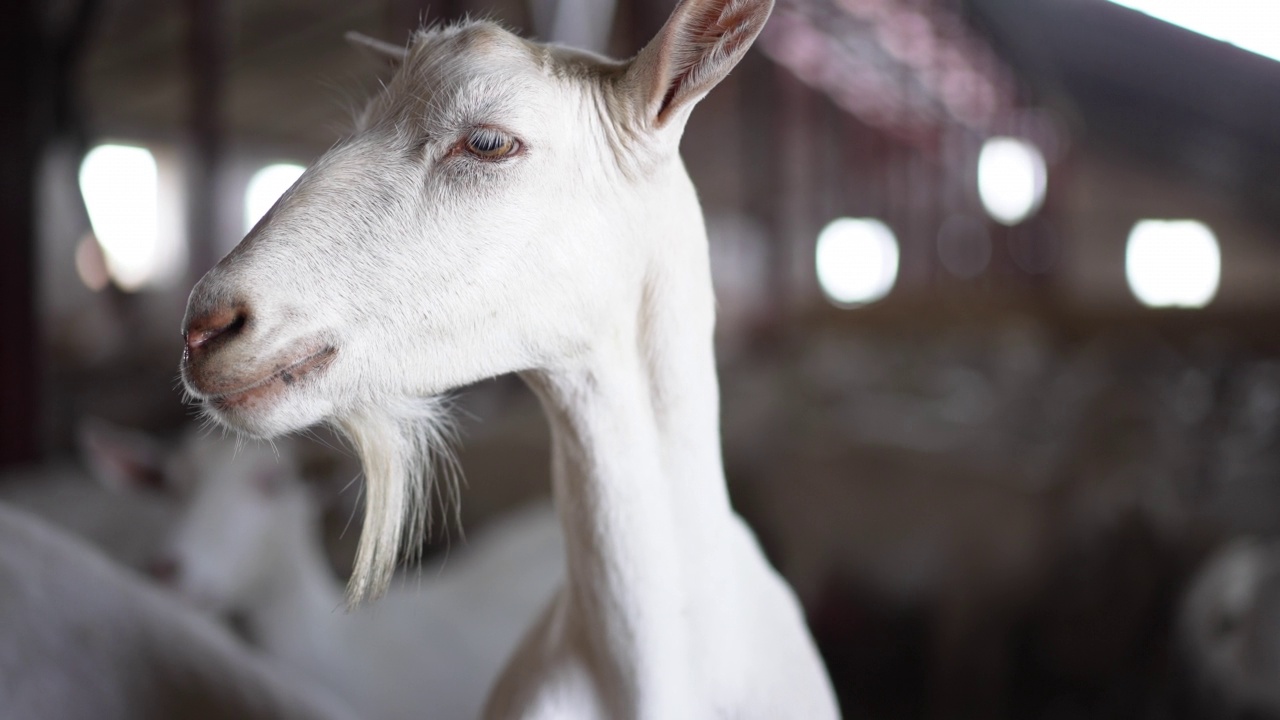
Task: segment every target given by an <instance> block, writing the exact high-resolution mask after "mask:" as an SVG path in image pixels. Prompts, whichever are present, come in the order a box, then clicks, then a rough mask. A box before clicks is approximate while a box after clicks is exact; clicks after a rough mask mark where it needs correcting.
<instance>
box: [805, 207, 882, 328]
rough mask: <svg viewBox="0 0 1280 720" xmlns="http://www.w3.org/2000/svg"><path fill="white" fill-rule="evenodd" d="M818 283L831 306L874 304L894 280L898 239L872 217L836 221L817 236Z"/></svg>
mask: <svg viewBox="0 0 1280 720" xmlns="http://www.w3.org/2000/svg"><path fill="white" fill-rule="evenodd" d="M815 262H816V264H817V270H818V284H819V285H821V286H822V292H824V293H825V294H826V296H827V298H829V299H830V300H831V301H832V302H833V303H835V304H836V305H839V306H841V307H854V306H857V305H865V304H867V303H870V302H875V301H876V300H879V299H880V298H882V297H884V296H885V295H887V294H888V293H889V290H891V289H892V288H893V283H894V281H896V280H897V279H898V239H897V238H896V237H894V235H893V231H892V230H890V229H889V226H887V225H885V224H884V223H882V222H880V221H879V220H875V219H873V218H838V219H836V220H832V221H831V223H830V224H828V225H827V226H826V227H825V228H823V229H822V232H821V233H819V234H818V246H817V250H816V252H815Z"/></svg>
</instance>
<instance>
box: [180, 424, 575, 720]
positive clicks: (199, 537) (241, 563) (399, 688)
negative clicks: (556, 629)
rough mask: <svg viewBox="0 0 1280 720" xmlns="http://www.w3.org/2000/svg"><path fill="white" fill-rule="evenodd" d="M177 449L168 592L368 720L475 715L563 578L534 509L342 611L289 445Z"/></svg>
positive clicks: (551, 540)
mask: <svg viewBox="0 0 1280 720" xmlns="http://www.w3.org/2000/svg"><path fill="white" fill-rule="evenodd" d="M277 452H278V453H279V455H277ZM179 454H180V455H186V456H188V457H196V458H199V459H200V467H198V468H197V471H196V474H195V482H194V483H193V484H192V487H190V488H189V489H188V491H187V492H186V493H185V498H184V502H183V508H182V514H181V518H180V520H179V521H178V523H177V526H176V532H175V533H174V535H173V537H172V538H171V539H170V540H169V542H168V543H166V544H165V548H164V549H163V551H162V552H161V558H162V560H163V563H164V564H165V565H166V566H169V567H172V568H173V574H172V577H171V578H170V582H171V583H172V585H173V587H174V589H176V590H178V591H179V592H180V593H182V594H183V595H185V596H186V597H188V598H189V599H190V600H192V601H193V602H196V603H197V604H199V605H202V606H204V607H205V608H206V609H208V610H212V611H215V612H219V613H228V614H230V615H232V616H234V617H236V618H238V619H240V620H241V621H242V623H243V626H244V628H245V630H246V631H247V632H248V635H249V637H250V639H251V640H252V641H254V642H255V643H256V644H258V645H259V646H261V648H262V649H263V650H264V651H265V652H266V653H267V654H268V655H270V656H272V657H275V658H279V659H281V660H285V661H287V662H288V663H289V665H290V666H291V667H294V668H297V669H299V670H301V671H302V672H304V673H305V674H306V675H308V676H310V677H311V678H313V679H315V680H317V681H320V682H321V683H322V684H323V685H324V686H325V687H327V688H330V689H332V690H333V691H334V692H336V693H337V694H338V695H339V696H341V697H342V698H343V699H344V700H346V701H347V702H349V703H350V704H351V705H352V706H353V707H355V708H356V709H357V710H358V711H359V712H360V714H361V716H362V717H365V718H370V719H371V720H372V719H380V720H390V719H393V718H394V719H397V720H401V719H402V720H408V719H410V718H421V717H430V718H433V719H434V718H440V719H442V720H450V719H456V720H472V719H473V718H476V717H477V716H478V715H479V713H480V711H481V709H482V708H483V706H484V701H485V698H486V696H487V694H488V691H489V688H490V686H491V685H492V684H493V681H494V679H495V678H496V677H497V675H498V672H499V671H500V670H501V669H502V667H503V665H504V664H505V663H506V661H507V659H508V658H509V657H510V656H511V653H512V652H513V651H514V649H515V646H516V643H517V642H518V641H519V640H520V637H521V635H522V633H523V631H524V629H525V628H527V627H528V625H529V623H530V622H531V621H532V620H533V619H534V617H535V615H536V614H537V612H538V610H539V608H540V607H541V606H542V605H544V604H545V603H546V602H547V599H548V598H550V597H551V595H552V592H553V591H554V589H555V588H556V587H557V586H558V585H559V583H560V581H561V579H562V578H563V576H564V559H563V551H562V549H561V548H562V542H561V539H560V532H559V526H558V524H557V523H556V520H555V517H554V515H553V514H552V513H551V512H550V510H549V509H548V508H542V507H539V508H535V509H532V510H531V511H528V512H524V513H521V514H518V515H515V516H513V517H511V518H506V519H504V520H503V521H502V522H501V523H500V524H499V525H498V526H496V527H491V528H490V527H486V528H485V529H483V530H482V531H481V532H479V533H477V534H476V535H475V536H474V537H473V538H471V540H470V542H468V543H466V545H465V546H460V547H457V548H455V549H452V550H451V551H450V552H449V553H448V554H447V556H446V557H445V558H444V559H443V560H441V561H438V562H437V563H435V564H433V565H431V566H429V567H426V568H423V569H422V570H421V575H420V577H419V579H418V580H417V581H416V582H415V581H414V580H413V579H412V578H408V579H406V580H404V582H403V583H402V584H397V585H395V586H393V587H392V588H391V590H390V592H389V593H388V594H387V595H386V596H385V597H383V598H382V600H381V601H380V602H379V603H378V604H377V605H376V606H374V607H366V608H360V609H356V610H353V611H351V612H344V611H343V609H342V607H343V597H342V586H341V584H340V583H339V582H338V579H337V578H336V577H335V576H334V573H333V570H332V568H331V567H330V565H329V562H328V559H327V558H326V557H325V555H324V551H323V547H322V544H321V542H320V530H321V528H320V507H319V505H318V504H317V501H316V498H315V497H313V491H312V490H311V489H310V488H308V487H306V486H304V485H303V484H302V482H301V481H300V479H299V478H298V475H297V469H296V468H295V467H294V463H293V457H292V453H291V446H290V444H288V443H282V444H280V445H279V446H278V448H271V447H267V446H265V445H261V444H252V443H246V444H243V445H242V446H241V447H239V448H236V447H235V444H234V443H232V442H231V441H229V440H221V439H217V438H212V437H199V438H189V439H188V440H187V442H186V443H185V444H184V447H183V448H182V449H181V451H180V452H179Z"/></svg>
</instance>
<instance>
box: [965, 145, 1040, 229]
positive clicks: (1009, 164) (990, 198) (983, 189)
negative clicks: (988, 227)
mask: <svg viewBox="0 0 1280 720" xmlns="http://www.w3.org/2000/svg"><path fill="white" fill-rule="evenodd" d="M1047 185H1048V171H1047V170H1046V169H1045V164H1044V155H1042V154H1040V151H1039V150H1038V149H1037V148H1036V146H1035V145H1032V144H1031V143H1029V142H1027V141H1026V140H1020V139H1018V138H1012V137H993V138H991V139H990V140H987V142H986V143H984V144H983V146H982V152H981V153H980V154H979V155H978V196H979V197H980V198H981V199H982V206H983V207H985V208H986V209H987V213H988V214H989V215H991V217H992V219H994V220H995V221H996V222H999V223H1001V224H1004V225H1017V224H1018V223H1020V222H1022V221H1023V220H1026V219H1027V218H1029V217H1031V216H1032V215H1033V214H1034V213H1035V211H1036V210H1039V209H1040V205H1041V204H1043V203H1044V193H1045V188H1046V187H1047Z"/></svg>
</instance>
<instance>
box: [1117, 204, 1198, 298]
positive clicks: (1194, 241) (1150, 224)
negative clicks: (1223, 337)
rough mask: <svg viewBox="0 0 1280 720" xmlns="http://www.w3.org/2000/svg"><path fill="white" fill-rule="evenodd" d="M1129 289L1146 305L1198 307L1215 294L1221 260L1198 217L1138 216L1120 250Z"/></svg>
mask: <svg viewBox="0 0 1280 720" xmlns="http://www.w3.org/2000/svg"><path fill="white" fill-rule="evenodd" d="M1124 265H1125V276H1126V277H1127V278H1128V280H1129V288H1130V289H1132V290H1133V294H1134V296H1135V297H1137V298H1138V301H1139V302H1141V303H1142V304H1143V305H1148V306H1150V307H1184V308H1200V307H1204V306H1205V305H1208V304H1209V301H1211V300H1213V296H1214V295H1216V294H1217V293H1218V281H1219V276H1220V275H1221V270H1222V258H1221V255H1220V253H1219V250H1218V239H1217V238H1216V237H1214V235H1213V231H1212V230H1210V229H1209V228H1208V226H1206V225H1205V224H1204V223H1202V222H1199V221H1197V220H1142V221H1139V222H1138V223H1137V224H1136V225H1134V226H1133V231H1132V232H1130V233H1129V244H1128V247H1127V248H1126V250H1125V261H1124Z"/></svg>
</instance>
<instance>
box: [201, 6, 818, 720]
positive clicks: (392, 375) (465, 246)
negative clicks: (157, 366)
mask: <svg viewBox="0 0 1280 720" xmlns="http://www.w3.org/2000/svg"><path fill="white" fill-rule="evenodd" d="M770 9H771V2H770V1H769V0H736V1H733V2H725V1H724V0H685V2H683V3H681V5H679V6H678V7H677V8H676V10H675V12H674V14H673V15H672V18H671V20H670V21H669V22H668V24H667V26H666V27H665V28H664V29H663V31H662V32H661V33H660V34H659V36H658V37H657V38H655V39H654V40H653V42H651V43H650V44H649V46H648V47H646V48H645V49H644V51H642V52H641V53H640V55H639V56H637V58H636V59H634V60H633V61H630V62H626V63H619V62H613V61H608V60H604V59H601V58H598V57H595V56H591V55H588V54H585V53H581V52H578V51H571V50H566V49H563V48H557V47H548V46H543V45H538V44H535V43H531V42H526V41H523V40H520V39H518V38H516V37H514V36H512V35H510V34H509V33H506V32H505V31H502V30H500V29H498V28H496V27H494V26H492V25H488V24H484V23H474V24H465V25H462V26H458V27H452V28H446V29H443V30H434V31H430V32H427V33H423V34H421V35H419V36H418V37H417V38H416V39H415V41H414V42H413V44H412V45H411V47H410V48H409V49H408V51H407V53H406V55H405V57H404V60H403V64H402V65H401V67H400V69H399V71H398V72H397V74H396V75H395V76H394V77H393V78H392V80H391V81H390V82H389V83H388V84H387V86H386V90H385V92H383V93H382V94H380V95H379V96H377V97H376V98H375V99H374V100H373V101H372V103H371V104H370V106H369V108H368V109H367V110H366V112H365V114H364V116H363V118H362V120H361V123H360V125H359V127H358V128H357V131H356V133H355V135H354V136H353V137H352V138H351V139H349V140H348V141H346V142H344V143H342V144H340V145H339V146H338V147H336V148H334V149H333V150H332V151H330V152H329V153H327V154H326V155H325V156H324V157H322V158H321V159H320V160H319V161H318V162H317V163H316V164H315V165H314V166H313V167H312V168H310V169H309V170H308V171H307V173H306V174H304V175H303V177H302V178H301V179H300V180H299V181H298V183H297V185H295V187H294V188H293V189H292V190H291V191H290V192H289V193H288V194H287V195H286V196H285V197H284V198H282V200H281V201H280V202H279V203H278V204H277V206H276V207H275V208H274V209H273V210H272V212H271V213H269V214H268V216H267V218H265V219H264V221H263V222H262V223H261V224H260V225H259V226H258V227H257V228H255V229H254V231H253V232H252V233H251V234H250V235H249V237H247V238H246V239H245V241H244V242H242V243H241V245H240V246H239V247H238V248H237V249H236V250H234V251H233V252H232V253H231V254H230V255H228V256H227V258H225V259H224V260H223V261H222V262H221V263H219V265H218V266H217V267H216V268H214V269H213V270H212V271H210V273H209V274H208V275H207V276H206V277H205V278H204V279H203V280H202V281H201V282H200V283H199V284H198V285H197V287H196V288H195V289H194V290H193V291H192V296H191V299H190V301H189V304H188V308H187V325H188V327H189V328H192V329H193V330H192V334H191V335H189V337H191V338H195V340H194V342H193V344H194V345H195V347H194V349H193V350H192V351H191V352H190V353H189V357H188V358H187V360H186V362H184V366H183V376H184V380H185V382H186V385H187V388H188V389H189V390H190V391H191V393H192V394H193V395H194V396H195V397H196V398H197V399H199V400H201V401H202V402H203V403H204V404H205V406H206V408H207V409H208V410H209V411H210V412H211V413H213V414H214V415H215V416H216V417H218V418H219V419H220V420H221V421H223V422H225V423H227V424H229V425H231V426H233V427H236V428H239V429H241V430H243V431H247V432H251V433H257V434H266V435H273V434H279V433H283V432H288V431H292V430H295V429H298V428H301V427H305V426H307V425H309V424H312V423H316V422H322V421H329V422H334V423H336V424H338V425H339V426H341V427H343V428H344V429H346V430H347V432H348V433H350V434H353V435H357V436H359V435H365V436H367V439H363V440H359V441H358V444H359V445H361V446H362V447H363V448H365V449H366V451H369V450H372V451H374V452H382V451H383V449H384V448H386V447H388V446H392V447H394V446H395V445H396V444H402V441H399V440H395V438H396V437H397V435H400V436H402V433H399V432H398V431H397V430H396V429H395V427H394V424H392V423H388V422H386V421H385V418H386V410H385V408H388V407H397V406H398V405H399V404H400V403H402V402H404V398H416V397H428V396H431V395H435V394H439V393H442V392H446V391H448V390H450V389H452V388H456V387H458V386H461V385H464V384H467V383H470V382H473V381H475V380H479V379H481V378H486V377H491V376H494V375H498V374H501V373H506V372H513V371H515V372H520V373H521V375H522V377H523V378H524V379H525V380H526V381H527V382H528V383H529V384H530V385H531V386H532V387H533V388H534V389H535V391H536V392H537V393H538V395H539V397H540V399H541V401H542V404H543V406H544V408H545V410H546V414H547V417H548V419H549V420H550V423H551V426H552V435H553V463H554V464H553V478H554V479H553V483H554V488H553V489H554V494H555V500H556V505H557V509H558V512H559V516H560V520H561V524H562V526H563V529H564V535H565V541H566V558H567V562H568V579H567V582H566V584H565V585H564V587H563V588H562V589H561V591H560V593H559V594H558V595H557V596H556V598H555V600H554V602H553V603H552V604H551V606H550V607H549V608H548V609H547V610H546V612H545V613H544V614H543V616H542V619H541V620H540V621H539V622H538V623H537V624H536V625H535V627H534V628H533V630H532V632H531V634H530V635H529V636H528V638H527V639H526V641H525V643H524V644H523V645H522V648H521V650H520V651H519V652H518V653H517V655H516V657H515V659H514V661H513V662H512V664H511V665H510V666H509V667H508V668H507V670H506V672H505V673H504V675H503V677H502V679H501V680H500V681H499V683H498V685H497V688H496V689H495V692H494V695H493V696H492V698H491V701H490V704H489V707H488V710H487V715H488V716H489V717H493V718H507V717H523V718H535V717H537V718H542V717H575V718H576V717H608V718H617V719H625V718H704V717H736V718H805V719H817V718H829V717H834V716H836V715H837V713H838V711H837V708H836V704H835V700H834V697H833V693H832V691H831V688H830V683H829V681H828V679H827V676H826V673H825V670H824V668H823V666H822V663H821V661H820V659H819V657H818V654H817V652H816V650H815V648H814V646H813V642H812V640H811V638H810V637H809V634H808V632H807V629H806V628H805V625H804V618H803V616H802V613H801V610H800V607H799V604H798V603H797V602H796V600H795V597H794V595H793V594H792V593H791V591H790V589H789V588H788V587H787V586H786V585H785V583H784V582H783V581H782V580H781V579H780V578H779V576H778V575H777V574H776V573H775V572H774V570H773V569H772V568H771V567H770V566H769V565H768V563H767V562H766V561H765V559H764V556H763V554H762V553H761V552H760V550H759V548H758V546H757V544H756V541H755V538H754V537H753V536H752V534H751V532H750V531H749V530H748V529H747V528H746V526H745V525H744V524H743V523H742V522H741V520H740V519H739V518H738V517H737V515H735V514H734V512H733V511H732V509H731V507H730V505H729V501H728V496H727V491H726V488H725V481H724V474H723V470H722V467H721V457H720V434H719V397H718V389H717V382H716V371H715V360H714V357H713V352H712V344H711V335H712V328H713V324H714V299H713V297H712V292H711V281H710V272H709V268H708V259H707V241H706V231H705V229H704V226H703V221H702V214H701V210H700V207H699V205H698V201H697V197H696V194H695V192H694V189H693V186H692V184H691V182H690V181H689V177H688V175H687V173H686V172H685V170H684V167H683V165H682V163H681V162H680V159H679V155H678V144H679V139H680V134H681V132H682V129H683V126H684V122H685V120H686V119H687V117H688V113H689V111H690V110H691V108H692V106H693V104H694V103H696V102H697V100H699V99H700V98H701V97H702V96H703V95H705V94H706V92H708V91H709V90H710V89H711V87H712V86H713V85H714V84H715V83H716V82H718V81H719V80H720V79H721V78H722V77H724V75H725V74H727V73H728V72H729V70H730V69H731V68H732V66H733V65H734V64H735V63H736V62H737V61H738V60H739V59H740V58H741V56H742V54H743V53H744V52H745V51H746V49H747V47H748V46H749V44H750V42H751V40H752V39H753V38H754V37H755V35H756V34H757V33H758V32H759V30H760V28H761V27H762V26H763V23H764V20H765V18H766V17H767V16H768V13H769V11H770ZM477 128H487V129H489V130H490V131H492V129H494V128H496V129H498V130H499V131H500V132H503V133H506V134H508V135H509V136H512V137H514V138H517V139H518V140H519V144H520V148H521V150H520V151H519V152H517V153H515V154H513V155H511V156H510V157H507V158H505V159H502V160H499V161H486V160H482V159H479V158H477V157H475V156H474V155H473V154H472V153H469V152H467V151H466V150H465V148H464V143H465V142H466V140H467V138H468V137H470V134H471V133H473V132H476V129H477ZM232 311H234V314H235V316H236V317H237V318H238V319H237V321H236V322H235V323H228V322H226V320H225V319H226V318H230V317H232V314H233V313H232ZM219 318H222V319H220V320H217V322H216V323H214V319H219ZM211 323H214V324H218V325H222V326H225V327H227V328H230V330H228V331H227V333H226V334H224V335H223V336H221V337H220V339H219V340H218V341H217V342H215V343H211V344H209V345H208V346H204V345H200V344H199V343H201V342H203V338H204V337H206V335H204V334H202V333H200V332H197V331H199V330H200V329H202V328H207V327H209V326H210V324H211ZM308 358H310V359H313V360H314V359H316V358H323V359H324V362H323V363H322V364H323V367H321V368H320V369H317V370H312V371H310V372H306V373H294V371H293V370H288V371H287V372H288V373H289V374H288V381H287V382H286V381H285V380H284V379H283V378H284V376H283V375H282V374H281V373H283V372H286V371H285V370H282V368H288V367H290V366H293V364H294V363H297V362H299V361H305V362H304V365H303V366H305V367H310V365H308V364H307V363H310V362H311V360H307V359H308ZM303 366H299V367H303ZM299 375H300V376H299ZM248 388H254V390H253V392H251V393H250V392H247V391H246V389H248ZM391 415H392V417H394V416H395V413H392V414H391ZM367 418H377V421H376V422H373V423H368V422H366V421H365V419H367ZM374 435H382V436H383V437H384V438H388V437H389V438H391V439H390V440H386V439H384V440H382V441H372V438H373V436H374ZM363 459H364V461H365V463H366V471H367V475H368V482H369V484H370V485H371V486H372V485H386V484H390V483H395V482H403V481H404V479H406V478H411V477H413V473H410V472H406V471H404V470H403V469H402V468H401V469H397V468H396V467H392V466H391V465H389V463H395V462H396V461H397V458H396V457H386V456H381V455H380V456H378V457H369V456H368V455H366V456H364V457H363ZM399 460H401V461H407V460H409V458H404V457H401V458H399ZM397 492H398V491H395V490H388V489H386V488H385V487H384V488H383V489H381V490H379V491H378V492H377V495H378V497H380V498H386V501H387V502H386V503H382V502H375V503H370V504H369V506H368V509H367V512H368V513H369V517H370V519H371V523H370V527H383V528H385V527H387V526H386V521H385V519H384V520H379V519H377V518H378V517H382V518H386V517H388V516H390V515H394V513H395V512H396V511H397V508H395V507H394V505H395V502H396V500H395V498H396V497H397ZM373 495H374V494H373V493H371V495H370V497H373ZM397 519H398V518H396V517H391V520H392V521H396V520H397ZM363 542H365V543H366V544H373V545H377V544H380V543H383V540H380V539H377V538H373V537H371V536H369V535H368V534H366V536H365V538H363ZM373 552H374V551H370V553H373ZM378 557H379V561H378V562H386V561H387V560H388V559H389V558H387V557H386V555H385V554H379V555H378ZM384 576H385V573H384V572H382V571H380V570H377V569H376V568H369V573H368V574H367V575H366V577H365V579H363V580H362V579H359V578H358V579H357V580H356V590H357V596H359V594H360V591H361V589H362V588H367V589H369V590H375V591H376V590H377V588H378V585H377V584H376V583H377V581H378V580H379V579H380V578H382V577H384Z"/></svg>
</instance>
